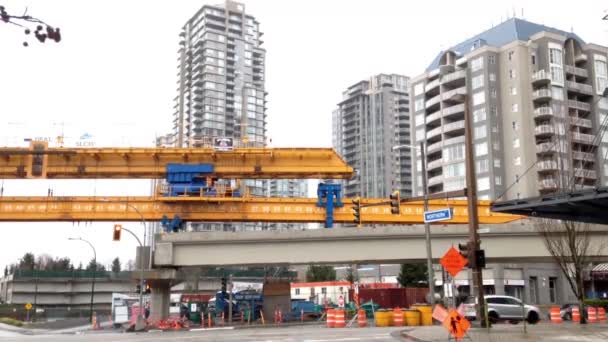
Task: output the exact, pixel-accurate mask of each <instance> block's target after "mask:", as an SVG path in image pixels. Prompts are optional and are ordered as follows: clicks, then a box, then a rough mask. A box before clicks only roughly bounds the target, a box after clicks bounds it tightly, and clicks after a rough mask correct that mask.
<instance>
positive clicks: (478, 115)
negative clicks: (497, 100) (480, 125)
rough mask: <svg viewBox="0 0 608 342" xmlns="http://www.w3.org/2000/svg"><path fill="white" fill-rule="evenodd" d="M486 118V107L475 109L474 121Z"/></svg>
mask: <svg viewBox="0 0 608 342" xmlns="http://www.w3.org/2000/svg"><path fill="white" fill-rule="evenodd" d="M485 119H486V107H481V108H479V109H476V110H474V111H473V122H480V121H484V120H485Z"/></svg>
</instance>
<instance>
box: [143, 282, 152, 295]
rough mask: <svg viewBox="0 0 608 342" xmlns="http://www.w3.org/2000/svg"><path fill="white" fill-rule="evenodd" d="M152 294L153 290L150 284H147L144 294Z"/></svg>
mask: <svg viewBox="0 0 608 342" xmlns="http://www.w3.org/2000/svg"><path fill="white" fill-rule="evenodd" d="M150 292H152V289H151V288H150V284H148V283H146V290H145V292H144V293H150Z"/></svg>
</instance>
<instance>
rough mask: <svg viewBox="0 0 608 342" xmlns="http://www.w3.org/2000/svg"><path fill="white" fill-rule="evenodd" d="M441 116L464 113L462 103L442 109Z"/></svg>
mask: <svg viewBox="0 0 608 342" xmlns="http://www.w3.org/2000/svg"><path fill="white" fill-rule="evenodd" d="M442 113H443V117H449V116H451V115H454V114H460V113H464V103H461V104H457V105H455V106H450V107H447V108H445V109H443V110H442Z"/></svg>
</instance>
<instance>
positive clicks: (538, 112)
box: [534, 107, 553, 119]
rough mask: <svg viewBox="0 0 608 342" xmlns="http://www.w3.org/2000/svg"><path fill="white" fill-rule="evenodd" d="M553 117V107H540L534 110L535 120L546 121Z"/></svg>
mask: <svg viewBox="0 0 608 342" xmlns="http://www.w3.org/2000/svg"><path fill="white" fill-rule="evenodd" d="M551 116H553V108H551V107H539V108H536V109H535V110H534V118H535V119H544V118H547V117H551Z"/></svg>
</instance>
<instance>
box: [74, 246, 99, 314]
mask: <svg viewBox="0 0 608 342" xmlns="http://www.w3.org/2000/svg"><path fill="white" fill-rule="evenodd" d="M68 240H71V241H82V242H86V243H87V244H88V245H89V246H91V249H93V265H94V266H93V282H92V283H91V308H90V311H91V312H90V314H89V322H90V323H93V298H94V296H95V273H96V271H97V252H96V251H95V247H93V244H92V243H90V242H89V241H88V240H85V239H83V238H68Z"/></svg>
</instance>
